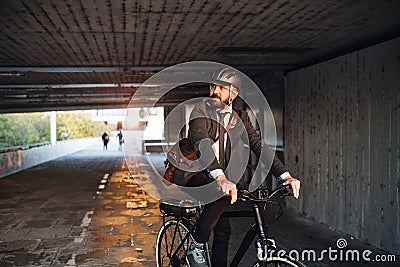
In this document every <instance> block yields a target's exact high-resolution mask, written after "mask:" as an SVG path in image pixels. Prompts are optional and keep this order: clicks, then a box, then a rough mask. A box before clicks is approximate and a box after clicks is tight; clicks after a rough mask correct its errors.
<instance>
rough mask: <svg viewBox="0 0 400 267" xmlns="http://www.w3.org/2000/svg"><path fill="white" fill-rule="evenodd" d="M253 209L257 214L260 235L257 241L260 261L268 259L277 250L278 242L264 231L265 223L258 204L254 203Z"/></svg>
mask: <svg viewBox="0 0 400 267" xmlns="http://www.w3.org/2000/svg"><path fill="white" fill-rule="evenodd" d="M253 210H254V212H255V214H256V220H257V226H258V233H259V236H258V238H257V240H256V242H255V244H256V248H257V258H258V260H259V261H266V260H267V259H268V258H269V257H271V256H272V253H273V252H274V251H276V244H275V240H274V239H273V238H267V235H266V233H265V231H264V227H263V225H264V223H263V220H262V218H261V215H260V209H259V207H258V205H257V204H255V203H253Z"/></svg>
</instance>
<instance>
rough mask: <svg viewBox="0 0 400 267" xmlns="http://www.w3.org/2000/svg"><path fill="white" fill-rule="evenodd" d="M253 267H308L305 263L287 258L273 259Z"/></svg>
mask: <svg viewBox="0 0 400 267" xmlns="http://www.w3.org/2000/svg"><path fill="white" fill-rule="evenodd" d="M253 267H306V266H305V265H304V264H303V263H301V262H299V261H296V260H292V259H289V258H286V257H271V258H268V259H267V260H266V261H265V262H264V261H261V262H260V261H259V262H256V263H255V264H254V265H253Z"/></svg>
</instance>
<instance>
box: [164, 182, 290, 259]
mask: <svg viewBox="0 0 400 267" xmlns="http://www.w3.org/2000/svg"><path fill="white" fill-rule="evenodd" d="M282 189H285V188H284V187H281V188H279V189H277V190H273V191H272V192H271V194H270V195H269V196H268V199H270V198H271V197H272V196H274V195H275V194H276V193H278V192H281V191H282ZM285 194H286V193H285ZM284 196H287V194H286V195H284ZM247 200H249V201H250V202H251V205H252V209H253V210H252V211H229V212H225V213H224V214H223V215H222V217H229V218H231V217H236V218H238V217H242V218H250V217H251V218H254V219H255V223H254V224H253V225H252V226H251V227H250V228H249V230H248V231H247V233H246V235H245V237H244V238H243V240H242V242H241V244H240V246H239V248H238V249H237V251H236V254H235V256H234V258H233V259H232V261H231V263H230V265H229V266H230V267H237V266H238V265H239V263H240V261H241V260H242V259H243V256H244V254H245V253H246V251H247V250H248V249H249V247H250V244H251V243H252V241H253V240H254V238H255V237H256V236H257V235H258V238H257V240H256V242H255V245H256V249H257V259H258V260H259V261H265V260H267V258H268V257H271V253H273V251H275V250H276V245H275V240H274V239H272V238H268V234H267V229H266V224H265V223H264V220H263V218H262V216H261V213H260V207H259V205H258V204H260V203H265V200H263V199H250V198H248V199H247ZM197 212H200V211H199V210H198V211H197ZM198 214H199V213H198ZM170 215H171V214H170ZM170 215H167V214H166V215H163V224H164V225H165V223H166V222H165V217H164V216H170ZM172 216H174V215H172ZM196 217H197V218H198V216H196ZM174 218H175V220H176V221H177V222H178V225H179V222H182V221H183V222H185V223H183V224H184V225H185V226H186V227H187V228H188V230H189V231H188V233H186V235H185V236H184V238H183V239H182V241H181V242H180V244H179V245H178V247H177V248H176V249H175V251H172V248H171V251H169V250H168V248H167V255H168V257H169V258H172V256H175V255H176V254H177V251H179V250H180V249H181V248H182V247H183V246H184V244H185V242H186V241H187V240H188V238H189V236H190V235H192V236H193V233H194V228H195V225H196V221H197V220H192V219H191V218H187V217H185V216H174ZM177 228H178V227H177ZM177 228H176V229H175V233H174V235H173V240H175V237H176V232H177V231H178V229H177ZM165 240H166V242H167V237H165ZM166 245H167V246H168V244H166ZM205 245H206V247H205V251H206V253H207V255H206V257H207V261H208V264H209V266H211V264H210V259H211V258H210V251H209V249H208V244H207V243H206V244H205Z"/></svg>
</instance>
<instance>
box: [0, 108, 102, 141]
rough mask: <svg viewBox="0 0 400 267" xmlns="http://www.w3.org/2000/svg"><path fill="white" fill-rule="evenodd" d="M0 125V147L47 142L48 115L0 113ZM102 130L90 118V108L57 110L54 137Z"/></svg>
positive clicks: (44, 113)
mask: <svg viewBox="0 0 400 267" xmlns="http://www.w3.org/2000/svg"><path fill="white" fill-rule="evenodd" d="M0 128H1V132H0V148H5V147H12V146H25V145H29V144H36V143H41V142H49V141H50V114H49V113H48V112H38V113H18V114H0ZM105 130H108V128H107V126H106V125H105V124H104V123H102V122H94V121H92V116H91V112H90V111H59V112H57V140H69V139H74V138H84V137H94V136H99V135H101V133H102V132H104V131H105Z"/></svg>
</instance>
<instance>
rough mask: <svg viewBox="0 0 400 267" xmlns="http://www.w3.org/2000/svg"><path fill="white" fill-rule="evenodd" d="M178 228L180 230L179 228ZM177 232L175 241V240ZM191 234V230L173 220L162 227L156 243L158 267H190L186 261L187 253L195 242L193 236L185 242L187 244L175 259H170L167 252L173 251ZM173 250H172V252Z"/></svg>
mask: <svg viewBox="0 0 400 267" xmlns="http://www.w3.org/2000/svg"><path fill="white" fill-rule="evenodd" d="M177 227H178V228H177ZM175 230H176V235H175V239H174V240H172V239H173V236H174V233H175ZM188 232H189V229H188V228H187V227H186V225H184V224H183V223H182V222H178V221H177V220H174V219H171V220H168V221H167V222H166V223H165V224H164V225H163V226H161V228H160V231H159V232H158V236H157V242H156V262H157V267H189V264H188V262H187V260H186V251H187V250H188V248H189V246H190V243H191V242H192V240H193V237H192V235H189V238H188V239H187V240H186V241H185V244H184V245H183V246H182V247H181V248H180V250H179V251H178V252H177V253H176V254H177V255H176V256H175V257H169V256H168V251H167V244H168V250H169V251H173V250H174V248H177V247H178V245H179V244H180V243H181V241H182V239H183V238H184V236H185V235H186V234H187V233H188ZM171 248H172V250H171Z"/></svg>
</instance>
